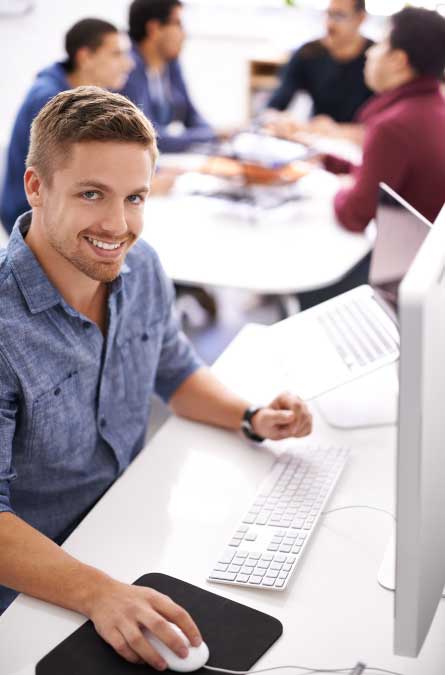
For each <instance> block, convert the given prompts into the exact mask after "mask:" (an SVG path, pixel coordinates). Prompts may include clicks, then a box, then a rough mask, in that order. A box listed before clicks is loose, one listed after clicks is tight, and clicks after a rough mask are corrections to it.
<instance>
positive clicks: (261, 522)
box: [256, 514, 270, 525]
mask: <svg viewBox="0 0 445 675" xmlns="http://www.w3.org/2000/svg"><path fill="white" fill-rule="evenodd" d="M269 517H270V516H269V514H266V515H262V514H261V515H260V516H258V518H257V519H256V523H257V525H265V524H266V523H267V521H268V520H269Z"/></svg>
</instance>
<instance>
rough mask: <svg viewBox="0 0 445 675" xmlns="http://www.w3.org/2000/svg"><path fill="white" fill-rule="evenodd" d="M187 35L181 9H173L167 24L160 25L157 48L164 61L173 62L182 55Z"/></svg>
mask: <svg viewBox="0 0 445 675" xmlns="http://www.w3.org/2000/svg"><path fill="white" fill-rule="evenodd" d="M184 39H185V33H184V27H183V24H182V9H181V7H173V9H172V11H171V12H170V16H169V19H168V21H167V22H166V23H163V24H159V29H158V33H157V46H158V50H159V53H160V56H161V57H162V58H163V59H164V61H173V60H174V59H177V58H178V56H179V54H180V53H181V49H182V45H183V43H184Z"/></svg>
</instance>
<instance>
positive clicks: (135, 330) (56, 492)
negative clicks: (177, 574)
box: [0, 87, 312, 670]
mask: <svg viewBox="0 0 445 675" xmlns="http://www.w3.org/2000/svg"><path fill="white" fill-rule="evenodd" d="M156 155H157V149H156V140H155V132H154V130H153V127H152V125H151V123H150V122H149V121H148V120H147V118H146V117H145V115H144V114H143V113H142V111H140V110H139V109H138V108H137V107H136V106H135V105H134V104H133V103H131V102H130V101H129V100H128V99H126V98H125V97H123V96H121V95H119V94H112V93H110V92H107V91H106V90H103V89H99V88H96V87H79V88H77V89H73V90H69V91H65V92H62V93H60V94H58V95H57V96H55V97H54V98H53V99H52V100H51V101H49V102H48V103H47V104H46V105H45V106H44V108H43V109H42V110H41V111H40V113H39V114H38V115H37V117H36V118H35V120H34V122H33V125H32V130H31V142H30V149H29V154H28V157H27V168H26V171H25V176H24V181H25V189H26V194H27V198H28V201H29V203H30V205H31V207H32V211H31V212H29V213H27V214H25V215H23V216H21V217H20V218H19V219H18V221H17V222H16V224H15V226H14V228H13V232H12V235H11V238H10V241H9V244H8V248H7V249H6V250H5V251H2V252H0V297H1V299H2V300H1V303H0V584H1V586H0V611H1V610H2V609H3V610H4V609H5V608H6V607H7V605H8V604H9V603H10V602H11V601H12V599H13V597H14V595H15V593H16V592H17V591H22V592H25V593H28V594H29V595H33V596H35V597H38V598H41V599H43V600H46V601H47V602H51V603H54V604H57V605H60V606H62V607H66V608H69V609H72V610H75V611H78V612H80V613H82V614H84V615H86V616H87V617H89V618H90V619H91V620H92V621H93V623H94V625H95V627H96V630H97V631H98V633H99V634H100V635H101V636H102V637H103V639H104V640H106V641H107V642H108V643H109V644H110V645H112V647H113V648H114V649H115V650H116V651H117V652H118V653H119V654H121V655H122V656H123V657H124V658H125V659H127V660H128V661H131V662H134V663H137V662H146V663H149V664H151V665H152V666H154V667H155V668H157V669H159V670H164V669H165V668H166V664H165V662H164V661H163V659H162V658H161V657H160V655H159V654H158V653H157V652H156V651H155V650H154V648H153V647H151V646H150V644H149V643H148V642H147V641H146V640H145V638H144V637H143V634H142V631H141V629H142V628H143V627H146V628H148V629H150V630H152V631H153V632H154V633H155V634H156V635H157V636H158V637H159V638H160V639H161V640H162V641H163V642H164V643H166V644H167V646H169V647H170V648H171V649H173V650H174V651H175V652H176V653H177V654H178V655H179V656H185V655H186V651H187V650H185V652H184V645H183V643H182V640H181V639H180V638H179V637H178V635H177V634H176V633H175V631H172V630H171V628H169V626H168V623H167V621H168V620H170V621H172V622H173V623H175V624H177V625H178V626H179V627H180V628H181V629H182V630H183V632H184V633H185V634H186V635H187V637H188V638H189V640H190V642H191V643H192V644H193V645H198V644H200V641H201V636H200V633H199V629H198V628H197V626H196V625H195V623H194V621H193V619H192V618H191V617H190V616H189V615H188V613H187V612H186V611H185V610H184V609H183V608H182V607H179V606H178V605H176V604H175V603H174V602H172V600H170V599H169V598H168V597H166V596H164V595H162V594H159V593H157V592H156V591H154V590H153V589H146V588H141V587H136V586H130V585H127V584H123V583H120V582H118V581H116V580H115V579H112V578H110V577H109V576H108V575H107V574H105V573H103V572H102V571H100V570H98V569H95V568H93V567H91V566H89V565H86V564H83V563H82V562H80V561H78V560H76V559H74V558H73V557H71V556H70V555H68V554H67V553H66V552H65V551H63V550H62V549H61V548H60V547H59V546H58V545H59V544H61V543H62V542H63V541H64V539H65V538H66V537H67V536H68V534H69V533H70V532H72V530H73V529H74V528H75V527H76V526H77V524H78V523H79V522H80V521H81V519H82V518H83V517H84V515H85V514H86V513H87V512H88V510H89V509H90V508H91V507H92V506H93V505H94V504H95V503H96V502H97V500H98V499H100V497H101V496H102V495H103V494H104V492H105V491H106V490H107V489H108V488H109V487H110V486H111V485H112V483H113V482H114V481H115V480H116V479H117V478H118V476H119V475H121V474H122V472H123V471H125V469H126V467H127V466H128V465H129V464H130V462H131V461H132V460H133V459H134V457H135V456H136V455H137V454H138V453H139V452H140V450H141V448H142V446H143V439H144V435H145V432H146V428H147V422H148V415H149V402H150V398H151V395H152V394H153V393H156V394H158V395H159V396H161V397H162V398H163V399H164V401H166V402H168V403H169V404H170V406H171V408H172V409H173V411H174V412H175V413H177V414H179V415H183V416H184V417H187V418H189V419H192V420H197V421H201V422H206V423H209V424H214V425H218V426H222V427H226V428H228V429H233V430H236V429H240V427H241V425H242V421H243V417H244V418H245V417H246V411H248V412H247V418H249V419H250V423H249V419H244V425H243V426H244V430H245V432H246V434H247V435H248V436H249V437H250V438H252V439H253V440H261V439H262V438H272V439H280V438H286V437H288V436H304V435H306V434H308V433H310V431H311V427H312V418H311V414H310V412H309V410H308V409H307V407H306V405H305V404H304V403H303V402H302V401H301V400H300V399H299V398H298V397H296V396H294V395H290V394H281V395H280V396H278V397H277V398H276V399H275V400H274V401H272V403H271V404H270V405H267V406H265V407H263V408H260V409H258V410H256V411H254V410H249V404H248V402H247V401H245V400H243V399H241V398H240V397H238V396H236V395H235V394H233V393H231V392H230V391H228V390H227V389H226V388H225V387H224V386H223V385H222V384H221V383H220V382H219V381H218V380H217V379H216V377H215V376H214V375H213V374H212V373H211V371H210V370H209V369H207V368H206V367H204V365H203V364H202V363H201V361H200V360H199V359H198V357H197V356H196V354H195V353H194V351H193V348H192V347H191V345H190V344H189V342H188V341H187V339H186V338H185V336H184V335H183V334H182V333H181V331H180V329H179V327H178V323H177V320H176V317H175V313H174V309H173V300H174V298H173V291H172V285H171V283H170V281H169V280H168V279H167V278H166V277H165V274H164V272H163V270H162V268H161V266H160V263H159V260H158V258H157V256H156V253H155V252H154V251H153V250H152V249H151V248H150V247H149V246H148V245H147V244H145V243H143V242H142V241H140V240H138V238H139V235H140V234H141V231H142V227H143V214H144V205H145V201H146V199H147V196H148V194H149V191H150V184H151V178H152V174H153V169H154V165H155V161H156ZM173 245H174V244H173Z"/></svg>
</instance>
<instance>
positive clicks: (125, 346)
mask: <svg viewBox="0 0 445 675" xmlns="http://www.w3.org/2000/svg"><path fill="white" fill-rule="evenodd" d="M162 335H163V323H162V321H158V322H157V323H154V324H152V325H151V326H149V328H147V329H143V328H141V329H139V330H137V329H133V330H132V332H131V333H128V332H126V333H124V335H122V336H121V337H120V338H119V339H118V346H119V353H120V359H121V368H122V372H123V381H124V383H125V402H126V403H127V405H128V406H130V407H131V408H132V409H133V410H135V409H140V408H142V409H146V408H147V406H148V404H149V401H150V398H151V396H152V394H153V389H154V384H155V379H156V371H157V368H158V364H159V358H160V354H161V349H162Z"/></svg>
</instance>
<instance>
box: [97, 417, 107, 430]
mask: <svg viewBox="0 0 445 675" xmlns="http://www.w3.org/2000/svg"><path fill="white" fill-rule="evenodd" d="M99 424H100V427H101V429H105V427H106V426H107V420H106V419H105V417H101V418H100V422H99Z"/></svg>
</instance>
